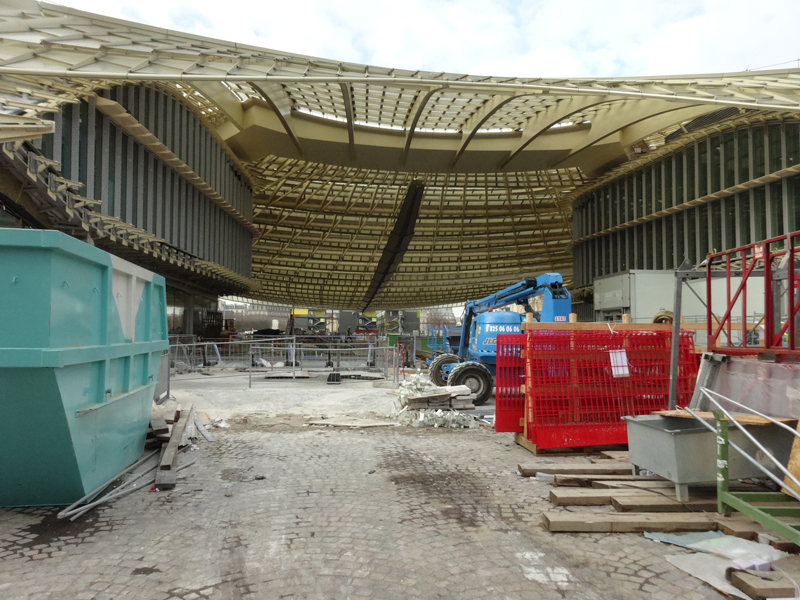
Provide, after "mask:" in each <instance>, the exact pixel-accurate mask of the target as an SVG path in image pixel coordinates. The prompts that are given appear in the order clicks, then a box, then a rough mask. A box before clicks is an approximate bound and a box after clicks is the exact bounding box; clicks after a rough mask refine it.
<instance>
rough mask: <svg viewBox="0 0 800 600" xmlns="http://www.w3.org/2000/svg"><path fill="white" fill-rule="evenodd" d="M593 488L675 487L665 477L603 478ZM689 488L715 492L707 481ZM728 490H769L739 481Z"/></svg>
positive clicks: (714, 488) (713, 486) (713, 485)
mask: <svg viewBox="0 0 800 600" xmlns="http://www.w3.org/2000/svg"><path fill="white" fill-rule="evenodd" d="M592 487H593V488H601V489H602V488H623V489H624V488H631V487H638V488H643V489H654V488H655V489H661V488H663V489H670V490H672V489H675V484H674V483H672V482H671V481H669V480H667V479H662V480H659V481H614V480H604V481H593V482H592ZM689 489H690V490H696V491H701V492H702V491H708V492H714V493H716V490H717V486H716V485H715V484H713V483H708V484H705V485H702V484H698V485H695V484H691V485H689ZM729 490H730V491H731V492H768V491H769V490H768V489H767V488H765V487H764V486H762V485H756V484H752V483H741V482H732V483H731V484H730V487H729Z"/></svg>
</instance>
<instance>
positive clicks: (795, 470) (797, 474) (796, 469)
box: [781, 423, 800, 497]
mask: <svg viewBox="0 0 800 600" xmlns="http://www.w3.org/2000/svg"><path fill="white" fill-rule="evenodd" d="M797 428H798V429H797V430H798V431H800V423H798V424H797ZM786 470H788V471H789V473H791V474H792V475H793V476H794V478H795V479H797V480H798V481H800V438H799V437H796V436H795V438H794V440H793V441H792V449H791V451H790V452H789V463H788V464H787V465H786ZM783 483H784V485H786V486H788V487H790V488H791V489H793V490H794V491H795V492H800V488H798V487H797V484H795V483H794V482H793V481H792V480H791V479H789V478H788V477H784V478H783ZM781 491H782V492H783V493H784V494H786V495H787V496H788V495H789V494H787V493H786V490H785V489H783V488H781ZM790 497H791V496H790Z"/></svg>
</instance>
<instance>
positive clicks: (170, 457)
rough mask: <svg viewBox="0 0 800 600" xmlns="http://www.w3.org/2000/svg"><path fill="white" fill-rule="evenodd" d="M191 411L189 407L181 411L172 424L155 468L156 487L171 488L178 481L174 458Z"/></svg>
mask: <svg viewBox="0 0 800 600" xmlns="http://www.w3.org/2000/svg"><path fill="white" fill-rule="evenodd" d="M191 413H192V411H191V409H190V410H188V411H183V412H182V413H181V417H180V418H179V419H178V421H176V422H175V424H173V426H172V434H171V435H170V438H169V443H167V444H166V446H165V449H164V452H163V453H162V454H161V459H160V460H159V464H158V469H157V470H156V487H158V488H161V489H169V488H173V487H175V484H176V483H177V481H178V472H177V470H176V469H175V459H176V457H177V455H178V449H179V448H180V444H181V438H182V437H183V432H184V431H185V430H186V424H187V423H188V422H189V416H190V415H191Z"/></svg>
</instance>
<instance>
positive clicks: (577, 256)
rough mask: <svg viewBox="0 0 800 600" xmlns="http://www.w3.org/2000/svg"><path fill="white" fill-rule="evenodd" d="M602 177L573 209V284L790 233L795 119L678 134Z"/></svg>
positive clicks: (796, 191) (668, 265) (799, 169)
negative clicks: (645, 154)
mask: <svg viewBox="0 0 800 600" xmlns="http://www.w3.org/2000/svg"><path fill="white" fill-rule="evenodd" d="M637 162H638V164H635V165H629V166H626V167H625V168H623V169H617V170H616V171H612V172H611V173H609V174H608V175H606V176H605V177H604V178H603V179H602V180H601V181H600V182H598V184H597V185H595V186H594V187H593V189H591V190H590V191H586V192H584V193H582V194H580V196H579V197H578V198H577V199H576V201H575V204H574V207H573V238H574V244H575V245H574V248H573V256H574V278H575V283H574V286H575V287H576V288H581V287H584V286H590V285H592V282H593V281H594V278H596V277H601V276H603V275H610V274H613V273H620V272H623V271H627V270H631V269H674V268H677V267H678V266H679V265H680V264H681V263H682V262H683V260H684V259H688V260H689V261H690V262H691V263H692V264H695V265H696V264H698V263H700V262H701V261H703V260H704V258H705V256H706V254H708V253H710V252H714V251H722V250H727V249H731V248H736V247H738V246H742V245H744V244H749V243H752V242H757V241H760V240H764V239H767V238H772V237H776V236H779V235H783V234H786V233H789V232H792V231H797V230H798V229H800V121H799V120H797V119H796V118H781V119H777V118H775V119H769V118H760V119H753V118H741V119H733V120H732V121H724V122H720V123H718V124H716V125H714V126H713V127H710V128H703V129H698V130H695V131H693V132H691V133H688V132H687V133H684V134H683V135H681V136H678V137H677V139H675V140H674V141H672V142H671V143H668V144H667V145H665V146H664V147H662V149H660V150H659V151H657V152H653V153H651V154H650V155H648V156H647V157H644V158H642V159H640V160H639V161H637Z"/></svg>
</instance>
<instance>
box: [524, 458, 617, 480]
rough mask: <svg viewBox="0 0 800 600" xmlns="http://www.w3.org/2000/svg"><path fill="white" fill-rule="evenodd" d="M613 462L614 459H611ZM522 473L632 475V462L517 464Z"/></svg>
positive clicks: (526, 475) (527, 475) (532, 475)
mask: <svg viewBox="0 0 800 600" xmlns="http://www.w3.org/2000/svg"><path fill="white" fill-rule="evenodd" d="M609 462H612V461H609ZM517 469H518V470H519V473H520V475H522V476H523V477H534V476H535V475H536V474H537V473H552V474H553V475H556V474H558V475H631V474H632V473H631V471H632V467H631V464H630V463H622V462H620V463H617V461H613V464H600V465H592V464H585V465H577V464H574V463H573V464H564V465H552V464H546V465H544V464H543V465H537V464H533V463H531V464H527V465H523V464H520V465H517Z"/></svg>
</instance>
